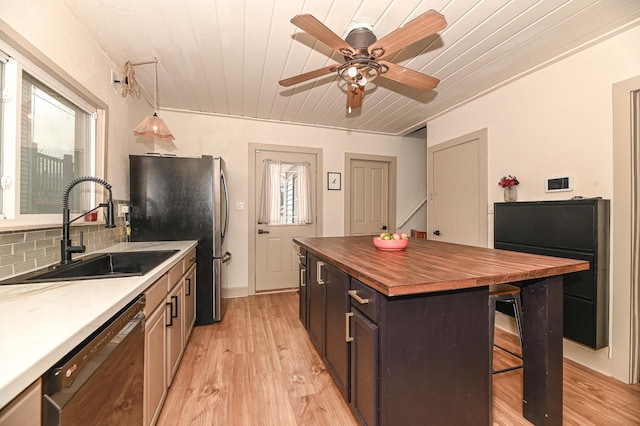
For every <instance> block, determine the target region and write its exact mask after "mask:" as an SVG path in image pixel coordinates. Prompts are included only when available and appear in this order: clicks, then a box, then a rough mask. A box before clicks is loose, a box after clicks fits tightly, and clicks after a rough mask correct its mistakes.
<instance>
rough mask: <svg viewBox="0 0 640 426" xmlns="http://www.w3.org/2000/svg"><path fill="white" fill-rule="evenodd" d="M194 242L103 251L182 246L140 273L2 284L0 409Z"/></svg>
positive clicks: (129, 245)
mask: <svg viewBox="0 0 640 426" xmlns="http://www.w3.org/2000/svg"><path fill="white" fill-rule="evenodd" d="M196 244H197V241H162V242H141V243H120V244H117V245H115V246H111V247H109V248H107V249H105V250H101V251H103V252H104V251H108V252H114V251H118V252H126V251H141V250H143V251H144V250H176V249H178V250H180V251H179V252H177V253H176V254H175V255H173V256H172V257H170V258H169V259H167V260H165V261H164V262H162V263H161V264H160V265H158V266H157V267H156V268H154V269H152V270H151V271H150V272H148V273H147V274H146V275H144V276H140V277H125V278H105V279H96V280H82V281H64V282H56V283H41V284H20V285H5V286H2V285H0V408H2V407H3V406H5V405H6V404H7V403H9V402H10V401H11V400H12V399H13V398H14V397H16V396H17V395H18V394H19V393H20V392H22V390H24V389H25V388H26V387H27V386H29V385H30V384H31V383H33V382H34V381H35V380H36V379H38V378H39V377H40V376H41V375H42V374H43V373H44V372H45V371H47V370H48V369H49V368H50V367H51V366H52V365H53V364H55V363H56V362H57V361H58V360H59V359H60V358H62V357H63V356H64V355H66V354H67V353H68V352H69V351H70V350H71V349H73V348H74V347H75V346H77V345H78V344H79V343H80V342H82V341H83V340H84V339H85V338H87V337H88V336H89V335H90V334H91V333H92V332H93V331H95V330H96V329H97V328H98V327H100V326H101V325H102V324H103V323H104V322H105V321H107V320H108V319H109V318H111V317H112V316H113V315H114V314H115V313H117V312H118V311H119V310H120V309H122V308H123V307H124V306H125V305H126V304H127V303H128V302H130V301H131V300H133V298H134V297H136V296H137V295H139V294H141V293H143V292H144V290H145V289H146V288H147V287H149V286H150V285H151V284H153V283H154V282H155V281H156V280H157V279H158V278H160V277H161V276H162V275H163V274H164V273H165V272H167V271H168V270H169V269H171V266H173V265H174V264H175V263H176V262H177V260H178V259H180V258H182V257H184V256H185V255H186V252H187V251H188V250H190V249H192V248H193V247H195V246H196Z"/></svg>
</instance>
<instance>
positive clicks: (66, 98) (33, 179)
mask: <svg viewBox="0 0 640 426" xmlns="http://www.w3.org/2000/svg"><path fill="white" fill-rule="evenodd" d="M0 47H1V48H3V49H7V47H6V46H4V45H3V44H1V43H0ZM9 50H10V48H9ZM2 58H4V61H3V62H2V63H0V66H2V68H0V77H1V80H0V81H2V88H3V90H2V95H3V96H2V97H3V103H2V109H1V110H0V134H1V135H2V139H1V141H2V147H1V148H2V149H1V150H0V151H1V154H0V163H1V164H2V181H1V183H2V184H1V185H0V187H1V188H2V189H1V190H0V196H1V197H2V198H1V199H0V201H1V202H0V205H2V211H1V212H2V214H3V215H4V216H5V218H7V219H16V220H18V221H19V222H26V223H43V222H50V221H51V220H54V221H56V222H57V221H59V215H60V214H61V212H62V195H63V192H64V190H65V189H66V187H67V185H68V184H69V182H70V181H71V180H73V179H74V178H77V177H80V176H87V175H95V170H96V136H97V135H96V129H97V124H96V121H97V116H98V115H97V108H96V107H95V106H92V105H90V104H88V103H87V102H86V101H85V100H84V99H82V98H81V97H80V96H78V95H77V94H76V93H74V92H73V90H71V89H70V88H69V87H68V86H66V85H64V84H63V83H61V82H60V81H57V80H56V79H55V78H53V77H52V76H51V75H49V74H48V73H47V72H45V71H43V70H42V69H41V68H39V67H37V66H35V65H33V64H32V63H31V62H30V61H28V60H27V59H25V58H23V57H21V56H20V54H19V53H16V52H12V51H9V52H8V53H7V54H4V55H3V53H2V52H1V51H0V59H2ZM83 191H84V192H83ZM69 200H70V206H71V209H72V211H75V212H81V211H84V210H88V209H90V208H91V207H93V206H94V205H95V188H94V186H93V185H87V186H86V187H85V186H81V187H79V188H77V189H75V190H74V191H72V192H71V194H70V198H69ZM45 215H54V216H45Z"/></svg>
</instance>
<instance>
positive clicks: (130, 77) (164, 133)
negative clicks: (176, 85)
mask: <svg viewBox="0 0 640 426" xmlns="http://www.w3.org/2000/svg"><path fill="white" fill-rule="evenodd" d="M146 64H154V65H155V87H154V93H153V109H154V111H153V115H150V116H148V117H147V118H145V119H144V120H142V122H141V123H140V124H138V126H137V127H136V128H135V129H134V130H133V135H134V136H142V137H143V138H145V139H148V140H156V139H159V140H161V141H164V142H171V141H173V140H175V137H174V136H173V134H171V130H169V127H168V126H167V125H166V124H165V122H164V120H163V119H162V118H160V117H158V58H154V60H153V61H150V62H139V63H136V64H132V63H130V62H127V63H126V64H125V68H124V81H123V82H122V84H123V90H122V96H127V95H128V94H131V95H137V96H138V97H140V89H139V87H138V82H137V81H136V80H135V74H134V72H133V67H135V66H138V65H146Z"/></svg>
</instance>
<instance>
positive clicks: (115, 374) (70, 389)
mask: <svg viewBox="0 0 640 426" xmlns="http://www.w3.org/2000/svg"><path fill="white" fill-rule="evenodd" d="M144 304H145V297H144V295H141V296H138V297H137V298H136V299H135V300H134V301H132V302H131V303H129V304H128V305H127V306H125V307H124V308H123V309H122V310H120V311H119V312H118V313H117V314H116V315H114V316H113V317H112V318H111V319H110V320H109V321H107V322H106V323H105V324H104V325H103V326H102V327H100V328H99V329H98V330H96V331H95V332H94V333H92V334H91V336H89V337H88V338H87V339H85V340H84V341H83V342H82V343H81V344H79V345H78V346H77V347H76V348H74V349H73V350H72V351H71V352H70V353H69V354H68V355H66V356H65V357H64V358H62V359H61V360H60V361H59V362H58V363H56V365H54V366H53V368H51V369H50V370H49V371H48V372H47V373H45V375H44V376H43V378H42V382H43V390H42V392H43V399H42V424H43V425H45V426H48V425H64V426H69V425H93V426H95V425H119V426H122V425H141V424H142V409H143V399H142V394H143V383H144V313H143V309H144Z"/></svg>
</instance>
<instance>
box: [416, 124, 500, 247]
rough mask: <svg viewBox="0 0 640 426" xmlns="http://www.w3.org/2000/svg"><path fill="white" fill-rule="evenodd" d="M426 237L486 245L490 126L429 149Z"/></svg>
mask: <svg viewBox="0 0 640 426" xmlns="http://www.w3.org/2000/svg"><path fill="white" fill-rule="evenodd" d="M427 163H428V179H427V191H428V201H427V227H428V231H427V238H429V239H432V240H437V241H444V242H449V243H456V244H466V245H472V246H477V247H487V239H488V224H487V207H488V189H487V173H488V171H487V129H482V130H479V131H476V132H473V133H469V134H468V135H464V136H461V137H459V138H456V139H453V140H450V141H448V142H444V143H441V144H438V145H435V146H432V147H429V148H428V149H427Z"/></svg>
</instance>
